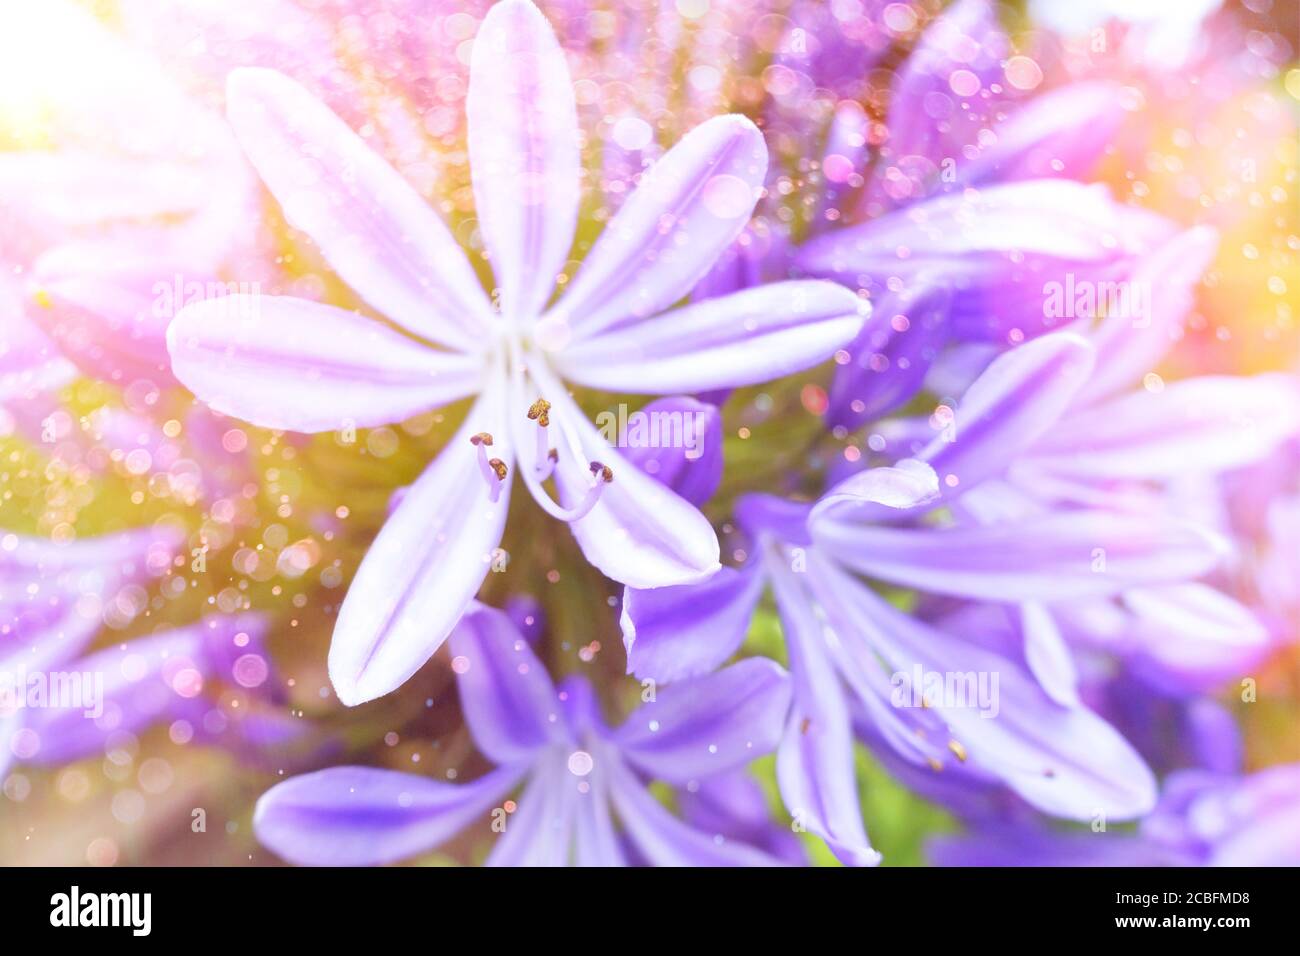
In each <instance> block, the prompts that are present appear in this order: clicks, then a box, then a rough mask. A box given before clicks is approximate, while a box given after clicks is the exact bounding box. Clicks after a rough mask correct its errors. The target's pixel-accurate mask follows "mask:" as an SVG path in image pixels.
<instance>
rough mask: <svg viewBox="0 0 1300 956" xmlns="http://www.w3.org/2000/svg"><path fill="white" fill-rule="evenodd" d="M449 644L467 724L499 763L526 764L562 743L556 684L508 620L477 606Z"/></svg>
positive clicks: (496, 611)
mask: <svg viewBox="0 0 1300 956" xmlns="http://www.w3.org/2000/svg"><path fill="white" fill-rule="evenodd" d="M449 643H450V647H451V653H452V654H453V655H454V656H455V657H456V658H458V659H461V660H459V662H458V663H459V664H460V666H458V667H456V668H455V671H456V686H457V687H458V688H459V689H460V706H461V710H462V711H463V712H464V715H465V723H467V724H468V725H469V729H470V733H471V735H472V736H473V737H474V743H475V744H476V745H477V746H478V749H479V750H481V751H482V752H483V753H484V754H486V755H487V756H488V757H490V758H491V759H492V760H493V762H495V763H499V764H508V763H522V762H526V761H528V760H530V759H531V758H532V756H533V754H534V753H535V752H536V751H537V749H538V748H540V747H542V746H544V745H545V744H547V743H550V742H553V741H557V740H560V739H562V734H561V731H560V727H561V724H560V722H559V721H558V720H557V719H556V718H557V716H558V714H559V707H558V705H557V703H556V698H555V685H554V684H552V683H551V679H550V677H549V676H548V675H547V673H546V667H545V666H544V665H543V664H542V662H541V661H539V660H538V659H537V657H536V655H535V654H533V652H532V649H531V648H530V647H529V646H528V642H527V641H526V640H524V638H523V636H522V635H521V634H520V633H519V631H518V630H517V629H516V628H515V626H514V624H513V622H511V620H510V618H509V616H508V615H506V614H505V613H504V612H502V611H498V610H497V609H496V608H491V607H488V606H487V605H484V604H479V603H478V602H477V601H476V602H473V603H472V604H471V605H470V608H469V610H468V611H466V612H465V615H464V616H463V617H462V618H461V619H460V623H459V624H457V625H456V629H455V630H454V631H452V632H451V637H450V639H449Z"/></svg>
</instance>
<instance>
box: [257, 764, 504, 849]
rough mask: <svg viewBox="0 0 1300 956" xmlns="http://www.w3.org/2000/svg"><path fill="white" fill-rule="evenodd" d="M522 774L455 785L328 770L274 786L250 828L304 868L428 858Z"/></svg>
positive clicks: (362, 770) (386, 773)
mask: <svg viewBox="0 0 1300 956" xmlns="http://www.w3.org/2000/svg"><path fill="white" fill-rule="evenodd" d="M521 775H522V771H521V770H520V769H519V768H517V767H502V768H500V769H498V770H494V771H493V772H492V773H489V774H488V775H487V776H485V777H481V778H479V779H478V780H475V781H473V782H472V783H460V784H450V783H442V782H440V781H437V780H430V779H428V778H427V777H417V776H416V775H414V774H409V773H400V772H398V771H395V770H376V769H373V768H371V767H331V768H330V769H328V770H321V771H318V772H316V773H309V774H304V775H302V776H299V777H293V778H292V779H290V780H286V781H284V782H283V783H280V784H277V785H276V786H274V787H272V788H271V789H270V790H268V791H267V792H266V793H264V794H262V797H261V799H260V800H258V801H257V809H256V810H255V811H254V812H253V830H254V832H255V833H256V834H257V838H258V840H260V841H261V842H262V843H263V845H265V846H267V847H269V848H270V849H271V850H273V851H274V852H275V853H276V854H277V855H278V856H280V857H283V858H284V859H286V860H288V861H289V862H291V863H297V864H299V865H303V866H374V865H376V864H380V863H393V862H395V861H397V860H403V859H407V858H409V857H413V856H418V855H419V854H421V853H427V852H428V851H429V850H432V849H433V848H434V847H436V846H438V845H439V844H440V843H443V842H445V841H447V840H449V839H450V838H451V837H453V836H455V835H456V834H457V833H459V832H460V831H461V830H463V829H465V828H466V827H467V826H469V825H470V824H471V823H473V822H474V821H475V820H480V819H481V821H482V822H483V824H484V825H485V826H484V829H485V831H486V824H487V822H488V821H487V817H486V814H487V811H488V810H489V809H491V807H492V805H493V804H494V803H496V802H497V801H498V800H500V799H501V797H502V796H503V795H504V794H506V793H508V792H509V790H510V788H511V787H513V786H514V784H515V782H516V781H517V780H518V779H519V777H520V776H521Z"/></svg>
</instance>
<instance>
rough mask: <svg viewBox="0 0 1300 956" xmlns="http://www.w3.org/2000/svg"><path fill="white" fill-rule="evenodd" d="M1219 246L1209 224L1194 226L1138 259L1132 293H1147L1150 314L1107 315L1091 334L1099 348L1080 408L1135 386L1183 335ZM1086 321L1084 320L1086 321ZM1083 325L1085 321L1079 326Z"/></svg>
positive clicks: (1216, 235) (1217, 238)
mask: <svg viewBox="0 0 1300 956" xmlns="http://www.w3.org/2000/svg"><path fill="white" fill-rule="evenodd" d="M1218 248H1219V236H1218V233H1216V232H1215V231H1214V230H1213V229H1211V228H1210V227H1209V226H1195V227H1193V228H1191V229H1188V230H1186V231H1185V232H1182V233H1179V234H1178V235H1177V236H1175V237H1174V238H1172V239H1170V240H1169V241H1168V242H1166V243H1163V244H1161V245H1160V246H1159V247H1157V248H1156V249H1155V251H1154V252H1152V253H1151V254H1150V255H1148V256H1145V257H1143V258H1142V260H1141V261H1139V262H1138V264H1137V266H1136V267H1135V268H1134V270H1133V274H1132V277H1131V278H1130V279H1129V282H1130V284H1131V287H1132V288H1133V289H1147V290H1150V291H1151V292H1152V293H1154V292H1155V290H1157V289H1158V290H1159V294H1158V295H1157V294H1151V295H1150V299H1151V301H1150V305H1149V310H1150V314H1149V315H1146V316H1142V315H1126V314H1124V312H1123V311H1122V310H1121V311H1120V312H1118V313H1117V314H1116V315H1113V316H1107V317H1106V318H1105V319H1103V320H1101V323H1100V325H1098V326H1097V328H1096V329H1095V330H1092V331H1091V333H1090V334H1089V339H1090V341H1091V342H1092V343H1093V345H1095V346H1096V347H1097V364H1096V367H1095V368H1094V369H1093V373H1092V377H1091V378H1090V379H1088V382H1087V384H1085V385H1084V386H1083V388H1081V389H1080V390H1079V398H1078V402H1079V404H1080V405H1083V404H1091V403H1094V402H1096V401H1097V400H1098V399H1102V398H1106V397H1108V396H1110V395H1113V394H1115V393H1116V392H1119V391H1121V390H1124V389H1129V388H1132V387H1133V386H1135V385H1137V384H1138V383H1139V382H1140V381H1141V380H1142V377H1143V376H1144V375H1145V374H1146V373H1147V372H1152V371H1155V369H1156V367H1157V366H1158V365H1159V364H1160V361H1161V359H1163V358H1164V356H1165V353H1167V352H1168V351H1169V350H1170V349H1171V348H1173V346H1174V345H1175V343H1176V342H1177V341H1178V339H1179V338H1180V337H1181V335H1182V326H1183V320H1184V319H1186V318H1187V314H1188V312H1190V311H1191V308H1192V305H1193V302H1194V298H1195V295H1194V289H1195V286H1196V283H1197V282H1199V281H1200V279H1201V275H1202V274H1203V273H1204V272H1205V270H1206V269H1208V268H1209V267H1210V263H1211V262H1212V261H1213V260H1214V256H1215V253H1216V252H1217V251H1218ZM1085 321H1087V320H1085ZM1080 324H1083V323H1080Z"/></svg>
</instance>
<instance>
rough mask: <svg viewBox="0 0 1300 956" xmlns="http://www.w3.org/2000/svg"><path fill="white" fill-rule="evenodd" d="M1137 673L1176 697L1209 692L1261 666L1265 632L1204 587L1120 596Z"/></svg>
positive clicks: (1232, 604) (1247, 613) (1173, 587)
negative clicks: (1129, 623)
mask: <svg viewBox="0 0 1300 956" xmlns="http://www.w3.org/2000/svg"><path fill="white" fill-rule="evenodd" d="M1123 601H1124V606H1125V607H1127V608H1128V610H1129V611H1131V612H1132V613H1133V615H1134V621H1133V628H1132V634H1131V637H1132V639H1133V640H1134V641H1135V642H1136V644H1137V647H1138V651H1137V654H1138V658H1139V661H1138V662H1137V667H1138V668H1140V669H1141V670H1142V671H1144V672H1147V673H1149V672H1151V671H1152V670H1154V671H1155V672H1156V673H1155V674H1154V675H1152V678H1153V680H1154V682H1155V683H1157V684H1159V685H1161V686H1165V687H1168V688H1170V689H1171V690H1173V691H1175V692H1177V691H1187V690H1196V691H1207V692H1208V691H1211V690H1213V689H1214V688H1215V687H1217V686H1219V685H1220V684H1222V683H1223V682H1224V681H1226V680H1229V679H1231V678H1233V677H1236V676H1238V675H1241V674H1248V673H1250V668H1252V667H1254V666H1255V665H1256V664H1258V663H1259V661H1260V660H1262V659H1263V658H1264V657H1265V656H1266V655H1267V654H1268V652H1269V650H1270V649H1271V647H1270V645H1271V641H1270V640H1269V635H1268V631H1267V630H1266V629H1265V627H1264V626H1263V624H1261V623H1260V621H1259V620H1258V619H1257V618H1256V617H1255V615H1254V614H1252V613H1251V612H1250V610H1249V609H1248V608H1246V607H1245V606H1243V605H1242V604H1240V603H1238V602H1237V601H1235V600H1233V599H1232V598H1230V597H1228V596H1227V595H1226V594H1222V593H1220V592H1219V591H1216V590H1215V589H1214V588H1211V587H1208V586H1206V585H1204V584H1195V583H1192V584H1170V585H1165V586H1163V587H1150V588H1134V589H1133V590H1131V591H1125V592H1124V595H1123Z"/></svg>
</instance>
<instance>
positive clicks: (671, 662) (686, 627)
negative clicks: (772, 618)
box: [620, 564, 763, 683]
mask: <svg viewBox="0 0 1300 956" xmlns="http://www.w3.org/2000/svg"><path fill="white" fill-rule="evenodd" d="M762 593H763V575H762V573H761V572H760V570H759V568H758V566H757V565H756V564H755V565H753V566H751V567H746V568H742V569H741V570H739V571H737V570H735V569H734V568H720V569H719V570H718V573H717V574H715V575H713V577H711V578H709V579H708V580H707V581H703V582H701V583H700V584H687V585H682V586H680V587H675V588H655V589H653V590H645V591H638V590H635V589H633V588H627V589H626V590H624V592H623V614H622V617H621V619H620V623H621V624H622V627H623V646H624V647H625V648H627V669H628V673H629V674H635V675H636V676H637V677H638V678H641V679H642V680H645V679H646V678H650V679H652V680H656V681H661V682H664V683H668V682H670V681H674V680H680V679H682V678H685V677H694V676H696V675H699V674H707V673H708V672H710V671H712V670H714V669H715V668H717V667H719V666H721V665H722V664H723V663H724V662H725V661H726V660H727V659H728V658H730V657H731V656H732V655H733V654H735V653H736V651H737V650H738V649H739V648H740V645H741V644H742V643H743V642H744V640H745V633H746V632H747V631H748V630H749V622H750V620H751V619H752V618H753V616H754V608H755V607H756V606H757V604H758V599H759V597H760V596H761V595H762Z"/></svg>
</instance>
